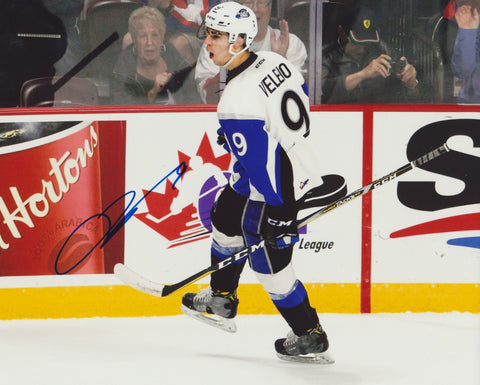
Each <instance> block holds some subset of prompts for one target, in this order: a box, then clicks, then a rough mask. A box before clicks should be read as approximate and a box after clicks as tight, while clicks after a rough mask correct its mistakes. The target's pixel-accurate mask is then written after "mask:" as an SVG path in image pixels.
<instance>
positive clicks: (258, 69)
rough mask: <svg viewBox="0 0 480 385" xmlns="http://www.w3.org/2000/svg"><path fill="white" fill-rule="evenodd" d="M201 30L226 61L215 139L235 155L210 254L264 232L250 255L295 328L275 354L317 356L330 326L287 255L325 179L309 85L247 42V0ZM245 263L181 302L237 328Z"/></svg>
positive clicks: (216, 58) (220, 255)
mask: <svg viewBox="0 0 480 385" xmlns="http://www.w3.org/2000/svg"><path fill="white" fill-rule="evenodd" d="M199 33H203V36H202V37H203V38H204V39H205V40H204V42H205V45H206V49H207V51H208V53H209V57H210V59H211V60H212V61H213V62H214V63H215V64H216V65H217V66H222V67H226V68H227V69H228V75H227V84H226V87H225V90H224V92H223V94H222V97H221V99H220V102H219V104H218V109H217V114H218V118H219V122H220V126H221V127H220V129H219V130H218V133H219V137H218V141H219V143H220V144H222V145H223V146H224V147H226V148H227V150H228V151H230V152H231V154H232V158H233V159H234V162H233V169H232V176H231V179H230V181H229V185H227V187H226V188H225V189H224V191H223V192H222V193H221V194H220V196H219V197H218V199H217V201H216V203H215V205H214V207H213V208H212V212H211V218H212V225H213V232H212V246H211V260H212V263H218V262H219V261H221V260H223V259H225V258H227V257H229V256H230V255H232V254H233V253H235V252H237V251H239V250H241V249H243V248H244V247H245V246H249V245H252V244H254V243H256V242H258V241H259V240H261V239H265V242H266V246H265V247H262V248H258V249H256V250H255V251H253V252H251V253H250V255H249V264H250V266H251V268H252V269H253V271H254V272H255V274H256V276H257V278H258V280H259V281H260V282H261V284H262V285H263V287H264V289H265V290H266V291H267V292H268V294H269V296H270V298H271V299H272V301H273V303H274V304H275V306H276V308H277V309H278V311H279V312H280V314H281V315H282V316H283V318H284V319H285V320H286V322H287V323H288V324H289V326H290V327H291V329H292V332H291V333H289V334H288V336H287V338H282V339H278V340H277V341H276V342H275V349H276V351H277V354H278V355H279V356H280V357H281V358H288V359H293V360H317V361H318V360H320V357H321V356H322V357H325V355H322V354H321V353H322V352H324V351H326V350H327V349H328V340H327V335H326V334H325V332H324V330H323V329H322V327H321V325H320V323H319V320H318V316H317V313H316V310H315V309H314V308H312V307H311V306H310V303H309V299H308V295H307V292H306V290H305V287H304V286H303V284H302V283H301V282H300V281H299V280H298V279H297V278H296V275H295V272H294V270H293V267H292V264H291V258H292V252H293V244H294V243H295V242H296V241H298V239H299V238H298V230H297V226H296V216H297V206H296V201H297V200H298V199H299V198H301V196H302V192H304V191H305V190H307V189H305V190H304V189H303V188H304V187H305V185H306V184H308V186H309V187H313V186H315V185H316V184H317V185H319V184H321V179H320V180H319V178H318V177H317V176H316V174H318V170H315V169H314V168H315V167H318V166H317V163H316V162H315V160H314V158H313V156H312V149H310V147H309V146H308V135H309V113H308V111H309V99H308V95H307V92H308V90H307V86H306V84H305V82H304V79H303V77H302V75H301V74H300V72H299V71H298V70H297V69H295V67H294V66H293V65H292V64H291V63H290V62H289V61H287V60H286V59H285V58H284V57H282V56H280V55H278V54H276V53H273V52H266V51H264V52H257V53H253V52H250V51H249V46H250V45H251V43H252V41H253V39H254V38H255V35H256V33H257V20H256V17H255V14H254V13H253V11H252V10H251V9H249V8H247V7H246V6H243V5H241V4H238V3H236V2H225V3H221V4H219V5H217V6H215V7H214V8H212V9H211V10H210V11H209V12H208V13H207V15H206V18H205V21H204V25H203V26H202V27H201V29H200V30H199ZM312 167H313V169H312ZM315 171H317V172H315ZM315 183H316V184H315ZM244 265H245V260H242V261H239V262H237V263H234V264H232V265H230V266H228V267H225V268H224V269H221V270H218V271H216V272H214V273H213V274H212V275H211V281H210V287H209V288H207V289H205V290H202V291H200V293H198V294H196V293H187V294H185V295H184V297H183V299H182V310H183V311H184V312H185V313H187V314H188V315H192V316H195V317H197V318H200V319H202V320H204V321H206V322H209V323H212V324H216V326H220V327H221V328H224V329H226V330H230V331H235V330H236V329H235V326H234V323H233V318H234V317H235V315H236V314H237V307H238V298H237V293H236V289H237V286H238V283H239V278H240V274H241V272H242V269H243V267H244ZM211 315H213V316H211ZM214 318H215V319H214Z"/></svg>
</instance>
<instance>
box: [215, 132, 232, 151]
mask: <svg viewBox="0 0 480 385" xmlns="http://www.w3.org/2000/svg"><path fill="white" fill-rule="evenodd" d="M217 144H219V145H220V146H222V147H223V148H224V149H225V151H227V152H232V151H231V150H230V147H229V146H228V142H227V138H225V134H224V132H223V129H222V127H220V128H219V129H218V130H217Z"/></svg>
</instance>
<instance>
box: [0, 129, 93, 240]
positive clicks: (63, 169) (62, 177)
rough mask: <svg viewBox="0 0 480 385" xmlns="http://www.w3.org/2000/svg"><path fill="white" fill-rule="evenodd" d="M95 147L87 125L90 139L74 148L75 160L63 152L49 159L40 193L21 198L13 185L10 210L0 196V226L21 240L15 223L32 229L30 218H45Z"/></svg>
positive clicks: (69, 153) (76, 179) (91, 154)
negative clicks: (47, 175)
mask: <svg viewBox="0 0 480 385" xmlns="http://www.w3.org/2000/svg"><path fill="white" fill-rule="evenodd" d="M97 146H98V135H97V132H96V131H95V128H94V126H93V125H92V126H90V138H89V139H85V142H84V147H80V148H78V150H77V154H76V156H75V157H72V156H71V155H72V153H71V152H70V151H66V152H65V153H64V154H63V156H62V157H61V158H60V159H55V158H50V159H49V161H50V165H51V169H50V171H49V176H50V177H51V178H50V179H47V180H45V179H41V181H40V184H41V191H39V192H37V193H34V194H32V195H30V196H29V197H27V198H26V199H24V198H23V197H22V196H21V193H20V191H19V189H18V188H17V187H16V186H13V187H10V189H9V190H10V194H11V197H12V198H13V201H14V202H15V204H16V207H14V208H13V210H10V209H9V208H8V207H7V205H6V204H5V201H4V199H3V197H0V214H1V218H3V224H5V225H6V226H7V227H8V230H9V231H10V234H11V235H12V236H13V237H14V238H21V237H22V235H21V233H20V231H19V229H18V227H17V222H21V223H24V224H25V225H27V226H28V227H30V228H34V227H35V225H34V223H33V221H32V217H37V218H42V217H45V216H47V215H48V213H49V211H50V207H51V205H52V204H56V203H58V202H60V201H61V200H62V198H63V197H64V195H65V194H66V193H68V191H69V190H70V187H71V186H72V185H73V184H75V183H77V182H78V181H79V179H80V174H81V172H80V169H81V168H85V167H87V158H91V157H92V156H93V155H94V150H95V148H96V147H97ZM9 247H10V244H9V243H6V242H5V241H4V239H3V238H2V236H1V235H0V248H2V249H8V248H9Z"/></svg>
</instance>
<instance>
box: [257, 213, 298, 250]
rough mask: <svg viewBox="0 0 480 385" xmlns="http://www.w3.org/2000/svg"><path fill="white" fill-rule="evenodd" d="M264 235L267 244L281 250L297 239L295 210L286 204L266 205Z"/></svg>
mask: <svg viewBox="0 0 480 385" xmlns="http://www.w3.org/2000/svg"><path fill="white" fill-rule="evenodd" d="M266 214H267V215H266V218H265V227H264V236H265V241H266V243H267V245H269V246H270V247H272V248H274V249H277V250H281V249H285V248H287V247H289V246H291V245H293V244H294V243H296V242H298V241H299V236H298V228H297V219H296V210H294V209H291V208H289V207H286V206H267V210H266Z"/></svg>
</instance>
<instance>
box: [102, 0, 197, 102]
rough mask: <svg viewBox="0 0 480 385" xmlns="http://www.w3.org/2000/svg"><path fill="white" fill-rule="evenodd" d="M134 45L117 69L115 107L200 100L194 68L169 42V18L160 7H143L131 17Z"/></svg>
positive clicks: (113, 94)
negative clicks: (165, 16)
mask: <svg viewBox="0 0 480 385" xmlns="http://www.w3.org/2000/svg"><path fill="white" fill-rule="evenodd" d="M128 30H129V33H130V34H131V36H132V40H133V44H132V45H130V46H129V47H128V48H127V49H125V50H123V51H122V53H121V54H120V57H119V59H118V61H117V63H116V65H115V68H114V70H113V78H112V81H111V96H112V102H113V103H114V104H190V103H198V102H199V101H200V99H199V96H198V94H197V93H196V92H195V85H194V81H193V71H192V66H190V65H189V64H188V63H187V62H186V61H185V60H184V59H183V58H182V57H181V56H180V54H179V53H178V51H177V50H176V49H175V47H174V46H173V45H172V44H170V43H169V42H166V43H164V36H165V30H166V25H165V18H164V16H163V15H162V14H161V13H160V11H159V10H158V9H156V8H152V7H141V8H138V9H136V10H135V11H133V12H132V14H131V15H130V18H129V21H128Z"/></svg>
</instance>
